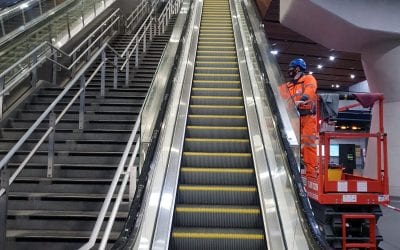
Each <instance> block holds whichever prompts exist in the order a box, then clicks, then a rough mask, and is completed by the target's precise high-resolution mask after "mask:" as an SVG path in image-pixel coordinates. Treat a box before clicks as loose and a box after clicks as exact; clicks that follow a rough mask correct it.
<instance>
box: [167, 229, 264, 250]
mask: <svg viewBox="0 0 400 250" xmlns="http://www.w3.org/2000/svg"><path fill="white" fill-rule="evenodd" d="M264 238H265V236H264V232H263V230H257V229H241V228H240V229H239V228H235V229H223V228H208V227H207V228H174V229H173V230H172V239H171V241H172V242H171V248H172V249H195V250H197V249H232V250H234V249H238V250H239V249H240V250H250V249H251V250H254V249H266V246H265V240H264Z"/></svg>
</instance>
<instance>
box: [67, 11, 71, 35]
mask: <svg viewBox="0 0 400 250" xmlns="http://www.w3.org/2000/svg"><path fill="white" fill-rule="evenodd" d="M67 30H68V38H71V23H70V20H69V11H67Z"/></svg>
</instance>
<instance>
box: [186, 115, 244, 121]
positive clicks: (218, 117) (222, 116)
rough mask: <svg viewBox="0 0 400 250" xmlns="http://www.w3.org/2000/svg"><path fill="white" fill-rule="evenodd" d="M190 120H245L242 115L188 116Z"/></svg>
mask: <svg viewBox="0 0 400 250" xmlns="http://www.w3.org/2000/svg"><path fill="white" fill-rule="evenodd" d="M189 117H190V118H212V119H242V120H243V119H246V116H244V115H189Z"/></svg>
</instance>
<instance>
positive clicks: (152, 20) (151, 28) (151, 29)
mask: <svg viewBox="0 0 400 250" xmlns="http://www.w3.org/2000/svg"><path fill="white" fill-rule="evenodd" d="M153 22H154V19H153V17H152V18H151V19H150V32H149V33H150V41H152V40H153Z"/></svg>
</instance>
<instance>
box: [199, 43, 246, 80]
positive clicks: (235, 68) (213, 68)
mask: <svg viewBox="0 0 400 250" xmlns="http://www.w3.org/2000/svg"><path fill="white" fill-rule="evenodd" d="M207 52H208V51H207ZM219 52H222V51H219ZM196 69H203V70H239V68H238V67H232V68H222V67H221V68H219V67H196ZM196 81H199V80H193V82H196ZM200 81H204V80H200ZM214 82H219V81H214ZM225 82H228V81H225ZM229 82H232V83H240V81H229Z"/></svg>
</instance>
